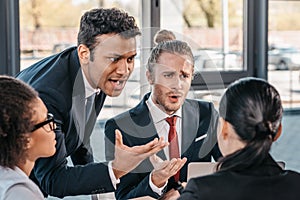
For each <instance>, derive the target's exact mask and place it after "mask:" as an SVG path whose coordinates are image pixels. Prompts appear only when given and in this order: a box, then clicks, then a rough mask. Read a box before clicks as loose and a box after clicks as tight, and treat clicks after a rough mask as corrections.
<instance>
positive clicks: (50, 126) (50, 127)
mask: <svg viewBox="0 0 300 200" xmlns="http://www.w3.org/2000/svg"><path fill="white" fill-rule="evenodd" d="M45 125H48V126H45ZM41 127H43V129H44V130H45V131H47V132H50V131H53V130H54V129H55V128H56V124H55V122H54V117H53V115H52V114H51V113H48V114H47V119H46V120H45V121H43V122H41V123H38V124H36V125H34V128H33V129H32V130H31V132H33V131H35V130H37V129H39V128H41Z"/></svg>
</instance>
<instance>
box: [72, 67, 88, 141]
mask: <svg viewBox="0 0 300 200" xmlns="http://www.w3.org/2000/svg"><path fill="white" fill-rule="evenodd" d="M83 91H85V90H84V83H83V77H82V71H81V70H80V69H79V70H78V73H77V76H76V79H75V81H74V87H73V94H72V108H71V115H72V118H73V120H74V123H75V126H76V129H77V133H79V138H80V140H81V141H83V138H84V130H85V93H84V92H83Z"/></svg>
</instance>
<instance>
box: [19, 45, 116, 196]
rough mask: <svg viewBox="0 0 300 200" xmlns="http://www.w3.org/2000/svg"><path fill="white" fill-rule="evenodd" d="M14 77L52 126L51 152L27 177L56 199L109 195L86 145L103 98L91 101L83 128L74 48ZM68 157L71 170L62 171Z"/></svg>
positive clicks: (103, 173)
mask: <svg viewBox="0 0 300 200" xmlns="http://www.w3.org/2000/svg"><path fill="white" fill-rule="evenodd" d="M17 78H19V79H21V80H23V81H25V82H27V83H28V84H30V85H31V86H32V87H33V88H34V89H35V90H37V91H38V92H39V96H40V98H41V99H42V100H43V101H44V103H45V104H46V106H47V108H48V111H49V112H50V113H52V114H53V115H54V117H55V120H56V122H57V130H56V131H55V133H56V141H57V144H56V153H55V155H54V156H52V157H50V158H41V159H38V160H37V161H36V164H35V166H34V170H33V173H32V174H31V178H32V179H33V180H35V179H37V181H38V184H39V185H40V186H41V188H42V189H43V190H44V192H46V193H48V194H51V195H53V196H58V197H63V196H69V195H83V194H93V193H101V192H111V191H113V190H114V188H113V186H112V184H111V180H110V177H109V173H108V168H107V164H106V163H103V164H102V163H97V164H96V163H92V162H93V157H92V154H91V149H90V145H89V144H90V134H91V132H92V129H93V127H94V124H95V121H96V118H97V115H98V114H99V112H100V110H101V107H102V105H103V102H104V99H105V94H101V95H98V96H97V99H96V102H95V104H96V106H95V109H94V110H93V114H92V117H91V118H90V119H89V124H88V125H86V124H85V89H84V82H83V77H82V71H81V68H80V63H79V58H78V55H77V49H76V47H72V48H69V49H67V50H65V51H63V52H61V53H59V54H56V55H53V56H50V57H47V58H45V59H43V60H41V61H39V62H38V63H36V64H34V65H32V66H30V67H29V68H27V69H25V70H23V71H21V72H20V73H19V74H18V75H17ZM68 156H71V158H72V161H73V164H74V165H75V167H68V166H67V160H66V158H67V157H68ZM87 163H90V164H87ZM83 165H84V166H83Z"/></svg>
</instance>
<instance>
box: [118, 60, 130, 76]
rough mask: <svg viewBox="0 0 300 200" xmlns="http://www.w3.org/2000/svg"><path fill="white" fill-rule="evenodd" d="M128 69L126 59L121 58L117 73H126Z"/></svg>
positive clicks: (128, 65)
mask: <svg viewBox="0 0 300 200" xmlns="http://www.w3.org/2000/svg"><path fill="white" fill-rule="evenodd" d="M129 71H130V64H129V63H128V62H127V60H126V59H122V60H121V61H120V62H119V64H118V67H117V73H118V74H127V73H129Z"/></svg>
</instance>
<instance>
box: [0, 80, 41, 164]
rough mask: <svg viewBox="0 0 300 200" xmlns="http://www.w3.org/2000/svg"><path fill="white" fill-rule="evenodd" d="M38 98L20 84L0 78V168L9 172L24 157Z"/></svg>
mask: <svg viewBox="0 0 300 200" xmlns="http://www.w3.org/2000/svg"><path fill="white" fill-rule="evenodd" d="M37 97H38V94H37V92H36V91H34V90H33V89H32V88H31V87H30V86H28V85H27V84H25V83H24V82H22V81H20V80H17V79H15V78H13V77H9V76H0V107H1V109H0V165H1V166H4V167H10V168H13V167H15V166H16V165H17V163H18V162H20V159H22V158H23V156H24V155H25V154H24V153H25V151H24V150H25V149H26V145H27V138H26V137H25V133H29V132H30V131H31V130H32V128H33V122H32V116H33V111H32V109H31V108H32V106H33V104H34V103H35V100H36V99H37Z"/></svg>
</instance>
